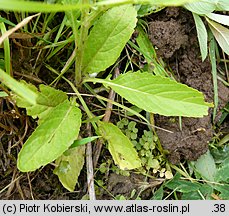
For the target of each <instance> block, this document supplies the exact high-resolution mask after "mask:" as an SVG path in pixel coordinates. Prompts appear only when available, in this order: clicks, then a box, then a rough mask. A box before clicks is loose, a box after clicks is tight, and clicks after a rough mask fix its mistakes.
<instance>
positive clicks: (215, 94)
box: [209, 33, 218, 120]
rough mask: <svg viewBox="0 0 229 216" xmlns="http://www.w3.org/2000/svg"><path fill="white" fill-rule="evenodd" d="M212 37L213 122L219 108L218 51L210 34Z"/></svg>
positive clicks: (210, 54) (210, 50)
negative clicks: (216, 51)
mask: <svg viewBox="0 0 229 216" xmlns="http://www.w3.org/2000/svg"><path fill="white" fill-rule="evenodd" d="M209 36H210V44H209V56H210V61H211V66H212V79H213V88H214V105H215V106H214V110H213V120H214V119H215V117H216V111H217V107H218V83H217V69H216V57H215V50H216V47H215V45H216V42H215V39H214V37H213V35H212V33H209Z"/></svg>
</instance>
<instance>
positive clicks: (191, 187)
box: [166, 180, 201, 193]
mask: <svg viewBox="0 0 229 216" xmlns="http://www.w3.org/2000/svg"><path fill="white" fill-rule="evenodd" d="M166 187H168V188H169V189H172V190H176V191H179V192H182V193H189V192H193V191H197V190H199V189H200V187H201V185H200V184H198V183H193V182H189V181H185V180H172V181H169V182H168V183H167V184H166Z"/></svg>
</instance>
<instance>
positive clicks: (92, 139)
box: [70, 136, 100, 148]
mask: <svg viewBox="0 0 229 216" xmlns="http://www.w3.org/2000/svg"><path fill="white" fill-rule="evenodd" d="M98 138H100V136H92V137H87V138H83V139H80V140H75V141H74V143H73V144H72V145H71V146H70V148H75V147H78V146H81V145H85V144H87V143H89V142H92V141H94V140H96V139H98Z"/></svg>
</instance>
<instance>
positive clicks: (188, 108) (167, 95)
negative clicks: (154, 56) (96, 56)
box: [91, 72, 212, 117]
mask: <svg viewBox="0 0 229 216" xmlns="http://www.w3.org/2000/svg"><path fill="white" fill-rule="evenodd" d="M91 80H92V79H91ZM93 80H95V82H100V83H103V84H105V85H108V86H110V87H111V88H112V89H113V90H115V91H116V92H117V93H118V94H120V95H121V96H122V97H124V98H125V99H127V100H128V101H129V102H130V103H132V104H134V105H136V106H138V107H139V108H142V109H144V110H146V111H147V112H152V113H158V114H161V115H165V116H187V117H202V116H203V115H207V114H208V107H209V106H212V105H211V104H209V103H206V102H204V96H203V94H202V93H201V92H199V91H197V90H195V89H193V88H190V87H188V86H186V85H184V84H181V83H177V82H176V81H174V80H171V79H169V78H165V77H160V76H154V75H152V74H150V73H146V72H144V73H141V72H135V73H131V72H129V73H126V74H122V75H120V76H119V77H118V78H117V79H115V80H112V81H109V80H101V79H95V78H94V79H93Z"/></svg>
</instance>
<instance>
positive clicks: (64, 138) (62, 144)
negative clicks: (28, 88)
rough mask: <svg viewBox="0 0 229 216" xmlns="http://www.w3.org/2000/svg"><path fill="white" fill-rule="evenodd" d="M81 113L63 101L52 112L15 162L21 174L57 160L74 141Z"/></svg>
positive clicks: (29, 139)
mask: <svg viewBox="0 0 229 216" xmlns="http://www.w3.org/2000/svg"><path fill="white" fill-rule="evenodd" d="M80 125H81V111H80V109H79V108H77V107H76V106H75V105H72V104H70V102H68V101H65V102H63V103H61V104H59V105H58V106H57V107H55V108H53V109H52V112H50V113H49V114H48V115H47V116H46V117H45V119H44V121H43V122H42V124H40V125H39V126H38V127H37V128H36V130H35V131H34V132H33V133H32V135H31V136H30V137H29V138H28V140H27V141H26V143H25V144H24V145H23V147H22V149H21V151H20V153H19V156H18V161H17V166H18V169H19V170H20V171H22V172H28V171H34V170H36V169H38V168H39V167H41V166H45V165H47V164H48V163H50V162H52V161H53V160H55V159H57V158H58V157H59V156H61V154H62V153H63V152H65V151H66V150H67V149H68V148H69V147H70V146H71V144H72V143H73V141H74V140H76V139H77V137H78V133H79V129H80Z"/></svg>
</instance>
